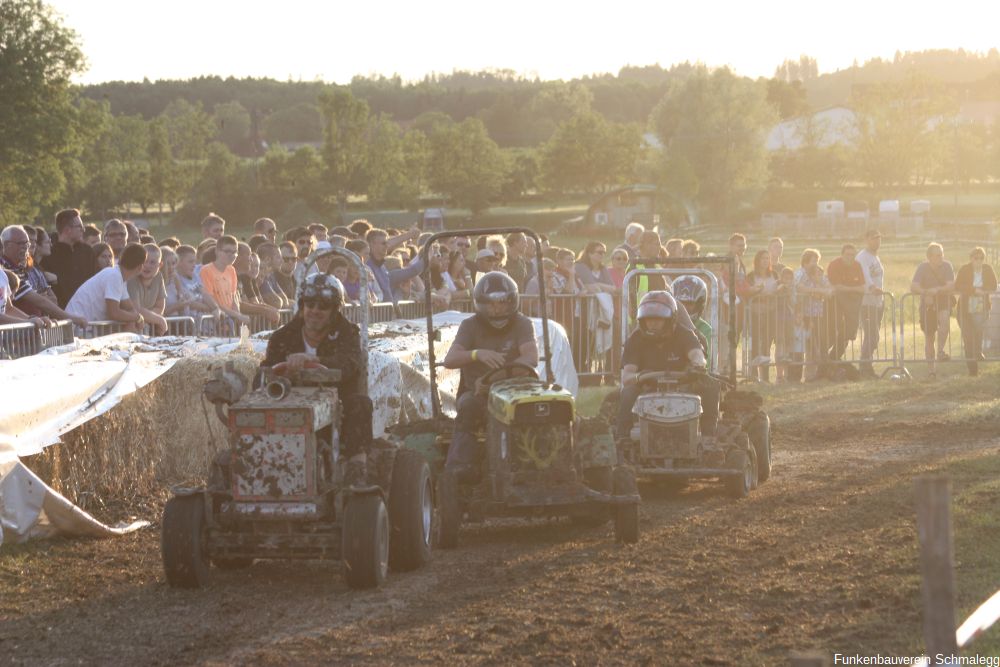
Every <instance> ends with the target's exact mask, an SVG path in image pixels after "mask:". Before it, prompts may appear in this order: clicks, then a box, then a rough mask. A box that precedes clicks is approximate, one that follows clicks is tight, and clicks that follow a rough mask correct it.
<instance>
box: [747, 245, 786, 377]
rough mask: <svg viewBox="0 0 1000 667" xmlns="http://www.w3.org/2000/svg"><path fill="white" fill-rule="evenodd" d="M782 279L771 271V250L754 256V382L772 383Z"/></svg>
mask: <svg viewBox="0 0 1000 667" xmlns="http://www.w3.org/2000/svg"><path fill="white" fill-rule="evenodd" d="M777 290H778V275H777V274H775V272H774V269H772V268H771V256H770V254H769V253H768V251H767V250H760V251H758V252H757V254H756V255H754V258H753V270H752V271H751V272H750V273H748V274H747V301H748V302H749V306H748V310H749V312H750V374H751V377H752V378H753V379H754V380H760V381H761V382H769V381H770V372H769V364H770V363H771V347H772V346H773V345H774V341H775V338H776V337H777V336H776V334H777V331H778V326H779V325H778V321H777V319H778V318H777V316H778V308H777V306H778V304H777V301H776V300H775V298H774V295H775V293H776V292H777Z"/></svg>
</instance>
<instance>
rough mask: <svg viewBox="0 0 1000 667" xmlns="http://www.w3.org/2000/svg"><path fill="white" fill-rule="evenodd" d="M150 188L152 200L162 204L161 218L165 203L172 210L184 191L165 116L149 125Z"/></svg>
mask: <svg viewBox="0 0 1000 667" xmlns="http://www.w3.org/2000/svg"><path fill="white" fill-rule="evenodd" d="M148 152H149V190H150V195H151V197H152V200H153V201H155V202H156V203H158V204H159V205H160V219H161V220H162V219H163V205H164V204H169V205H170V208H171V210H173V209H174V206H175V205H176V203H177V202H178V201H180V198H181V197H182V196H183V193H182V192H180V187H179V186H180V184H181V183H180V178H179V175H178V166H177V163H176V162H175V161H174V156H173V154H172V153H171V152H170V134H169V133H168V132H167V126H166V122H165V121H164V119H163V118H156V119H154V120H153V121H152V122H151V123H150V125H149V148H148Z"/></svg>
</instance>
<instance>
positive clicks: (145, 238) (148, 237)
mask: <svg viewBox="0 0 1000 667" xmlns="http://www.w3.org/2000/svg"><path fill="white" fill-rule="evenodd" d="M139 243H141V244H142V245H146V244H147V243H152V244H153V245H156V239H155V238H153V235H152V234H139Z"/></svg>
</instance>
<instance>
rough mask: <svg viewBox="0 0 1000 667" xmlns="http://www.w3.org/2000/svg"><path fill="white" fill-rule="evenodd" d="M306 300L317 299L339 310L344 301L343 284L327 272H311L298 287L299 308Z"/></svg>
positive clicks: (300, 308)
mask: <svg viewBox="0 0 1000 667" xmlns="http://www.w3.org/2000/svg"><path fill="white" fill-rule="evenodd" d="M306 301H319V302H320V303H328V304H330V305H332V306H333V310H334V311H337V310H340V306H341V305H342V304H343V303H344V301H345V298H344V286H343V285H342V284H341V282H340V281H339V280H337V277H336V276H334V275H331V274H329V273H313V274H311V275H309V276H306V279H305V280H304V281H303V282H302V286H301V287H300V288H299V310H300V311H301V310H302V305H303V304H304V303H305V302H306Z"/></svg>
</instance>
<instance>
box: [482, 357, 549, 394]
mask: <svg viewBox="0 0 1000 667" xmlns="http://www.w3.org/2000/svg"><path fill="white" fill-rule="evenodd" d="M523 377H527V378H533V379H535V380H537V379H538V371H536V370H535V368H534V366H529V365H528V364H526V363H524V362H523V361H512V362H510V363H509V364H506V365H504V366H501V367H500V368H494V369H493V370H491V371H487V372H486V374H485V375H483V376H481V377H480V378H479V379H478V380H476V385H477V387H479V388H482V389H485V388H486V387H489V386H490V385H491V384H493V383H494V382H500V381H501V380H510V379H511V378H523Z"/></svg>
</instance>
